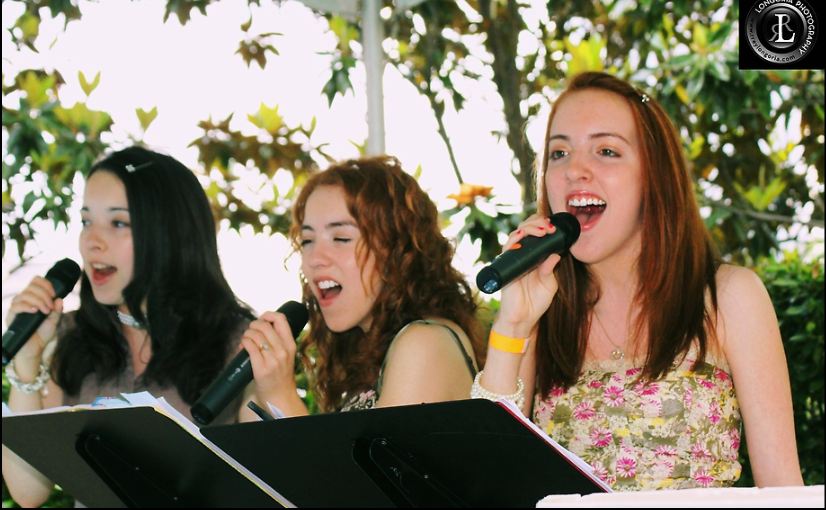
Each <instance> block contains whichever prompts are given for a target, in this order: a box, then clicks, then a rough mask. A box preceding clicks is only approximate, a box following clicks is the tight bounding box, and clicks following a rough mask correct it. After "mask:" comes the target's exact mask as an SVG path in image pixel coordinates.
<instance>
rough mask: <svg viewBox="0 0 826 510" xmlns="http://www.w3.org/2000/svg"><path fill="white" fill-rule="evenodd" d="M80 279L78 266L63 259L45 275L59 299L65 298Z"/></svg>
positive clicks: (70, 260) (72, 261)
mask: <svg viewBox="0 0 826 510" xmlns="http://www.w3.org/2000/svg"><path fill="white" fill-rule="evenodd" d="M78 278H80V266H79V265H77V262H75V261H74V260H72V259H63V260H61V261H59V262H58V263H57V264H55V265H53V266H52V268H51V269H49V271H48V272H47V273H46V279H47V280H49V281H50V282H52V285H53V286H54V288H55V289H54V290H55V292H56V293H57V295H58V296H59V297H66V295H67V294H69V292H70V291H71V290H72V287H74V286H75V283H77V280H78Z"/></svg>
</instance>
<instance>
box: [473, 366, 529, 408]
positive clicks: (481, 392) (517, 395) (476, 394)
mask: <svg viewBox="0 0 826 510" xmlns="http://www.w3.org/2000/svg"><path fill="white" fill-rule="evenodd" d="M482 372H484V370H480V371H479V373H478V374H476V377H475V378H474V379H473V386H471V387H470V398H484V399H487V400H494V401H495V400H510V401H511V402H513V403H514V404H516V407H519V408H520V409H521V408H522V404H524V403H525V383H524V382H523V381H522V378H521V377H518V378H517V379H516V391H515V392H513V393H511V394H510V395H505V394H501V393H494V392H492V391H488V390H486V389H485V388H484V387H483V386H482V384H481V383H480V382H479V381H480V380H481V379H482Z"/></svg>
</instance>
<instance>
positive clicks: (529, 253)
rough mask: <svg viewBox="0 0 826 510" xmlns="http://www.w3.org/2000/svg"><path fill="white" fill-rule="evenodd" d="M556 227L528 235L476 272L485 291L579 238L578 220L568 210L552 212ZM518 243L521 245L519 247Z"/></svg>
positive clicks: (533, 265)
mask: <svg viewBox="0 0 826 510" xmlns="http://www.w3.org/2000/svg"><path fill="white" fill-rule="evenodd" d="M551 223H552V224H553V225H554V226H555V227H556V231H555V232H554V233H552V234H546V235H544V236H542V237H536V236H526V237H524V238H522V239H520V240H519V241H518V242H517V244H516V245H514V246H515V248H511V249H510V250H508V251H506V252H504V253H502V254H500V255H499V256H498V257H496V258H495V259H493V262H491V263H490V264H489V265H487V266H485V267H484V268H482V270H481V271H479V274H477V275H476V286H477V287H478V288H479V290H481V291H482V292H484V293H485V294H492V293H494V292H496V291H497V290H499V289H501V288H502V287H504V286H505V285H507V284H508V283H510V282H511V281H513V280H515V279H516V278H518V277H519V276H521V275H523V274H524V273H526V272H528V271H529V270H531V269H533V268H534V267H536V265H537V264H539V263H540V262H542V261H543V260H545V259H546V258H548V256H549V255H550V254H552V253H563V252H565V250H567V249H568V248H570V247H571V245H572V244H574V243H575V242H576V240H577V239H579V231H580V228H579V221H577V219H576V217H574V215H572V214H570V213H567V212H560V213H556V214H554V215H553V216H551ZM516 246H518V247H516Z"/></svg>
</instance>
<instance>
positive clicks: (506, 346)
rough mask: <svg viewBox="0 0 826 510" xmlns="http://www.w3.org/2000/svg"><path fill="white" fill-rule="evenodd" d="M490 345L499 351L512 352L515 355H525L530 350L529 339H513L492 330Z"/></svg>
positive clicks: (489, 338)
mask: <svg viewBox="0 0 826 510" xmlns="http://www.w3.org/2000/svg"><path fill="white" fill-rule="evenodd" d="M488 343H489V344H490V346H491V347H493V348H494V349H496V350H497V351H504V352H512V353H514V354H523V353H524V352H525V351H527V350H528V339H527V338H512V337H509V336H505V335H502V334H500V333H497V332H496V331H494V330H492V329H491V330H490V337H488Z"/></svg>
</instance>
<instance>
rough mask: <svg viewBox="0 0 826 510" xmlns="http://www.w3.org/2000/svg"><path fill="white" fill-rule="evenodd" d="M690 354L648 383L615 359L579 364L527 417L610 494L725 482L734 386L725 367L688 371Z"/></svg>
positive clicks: (730, 480) (731, 448)
mask: <svg viewBox="0 0 826 510" xmlns="http://www.w3.org/2000/svg"><path fill="white" fill-rule="evenodd" d="M693 358H694V354H692V353H690V354H689V355H688V356H686V358H685V359H684V360H683V362H682V363H679V364H678V365H677V366H676V367H675V368H674V369H673V370H672V371H671V372H669V373H668V374H667V375H666V376H665V377H664V378H663V379H661V380H658V381H652V382H649V383H647V384H646V383H642V382H639V381H637V380H636V378H637V376H638V375H639V374H640V372H641V369H640V368H636V367H632V366H630V365H628V364H620V363H622V362H601V363H591V364H586V366H585V367H584V370H583V372H582V374H581V375H580V377H579V380H578V381H577V383H576V384H575V385H574V386H572V387H571V388H569V389H568V390H567V391H565V390H564V389H562V388H554V389H552V390H551V392H550V394H549V395H548V397H547V398H545V399H542V398H541V396H540V395H537V396H536V397H535V399H534V412H533V419H534V422H535V423H536V424H537V425H538V426H539V427H540V428H542V429H543V430H544V431H545V432H547V433H548V435H549V436H550V437H552V438H553V439H554V440H556V441H557V442H558V443H560V444H561V445H563V446H564V447H565V448H567V449H569V450H570V451H571V452H573V453H575V454H576V455H578V456H580V457H581V458H582V459H584V460H585V461H586V462H588V463H589V464H590V465H591V467H593V469H594V473H595V474H596V475H597V476H599V477H600V478H601V479H602V480H603V481H605V482H606V483H608V484H609V485H610V486H611V488H612V489H614V490H617V491H631V490H652V489H688V488H694V487H728V486H731V485H733V484H734V482H736V481H737V479H738V478H740V463H739V462H738V460H737V459H738V450H739V448H740V432H741V425H742V421H741V418H740V409H739V406H738V404H737V397H736V396H735V393H734V385H733V383H732V380H731V375H730V374H729V373H728V367H725V368H726V369H725V370H724V369H721V368H718V367H717V366H715V365H712V364H709V363H702V364H701V365H700V366H698V367H697V369H696V370H692V365H693V363H694V359H693ZM707 359H709V358H707Z"/></svg>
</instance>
